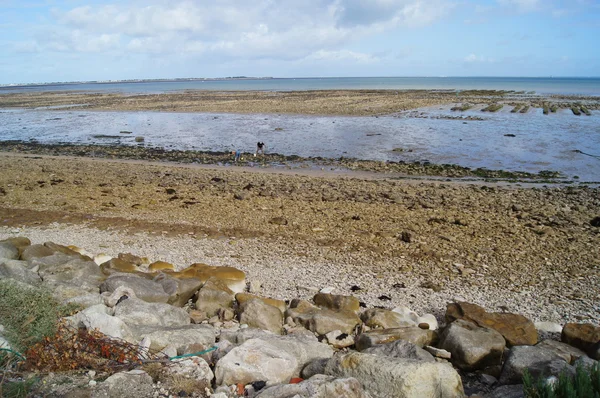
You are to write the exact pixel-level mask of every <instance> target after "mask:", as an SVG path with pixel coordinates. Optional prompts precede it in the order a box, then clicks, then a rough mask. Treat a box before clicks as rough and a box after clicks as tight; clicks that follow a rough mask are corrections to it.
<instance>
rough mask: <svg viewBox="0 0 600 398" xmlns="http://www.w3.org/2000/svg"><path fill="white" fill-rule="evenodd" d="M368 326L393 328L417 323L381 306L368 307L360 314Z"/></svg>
mask: <svg viewBox="0 0 600 398" xmlns="http://www.w3.org/2000/svg"><path fill="white" fill-rule="evenodd" d="M360 318H361V319H362V321H363V322H364V323H365V325H367V326H368V327H370V328H380V329H393V328H403V327H412V326H417V324H416V323H415V322H414V321H413V320H410V319H406V317H405V316H404V315H402V314H399V313H397V312H394V311H390V310H384V309H381V308H370V309H368V310H366V311H365V312H363V313H362V314H361V316H360Z"/></svg>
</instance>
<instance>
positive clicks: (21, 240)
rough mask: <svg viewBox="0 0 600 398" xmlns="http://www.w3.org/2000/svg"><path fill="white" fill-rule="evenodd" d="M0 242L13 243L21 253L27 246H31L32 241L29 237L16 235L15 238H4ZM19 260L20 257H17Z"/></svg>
mask: <svg viewBox="0 0 600 398" xmlns="http://www.w3.org/2000/svg"><path fill="white" fill-rule="evenodd" d="M0 242H5V243H10V244H11V245H13V246H14V247H16V248H17V249H19V253H22V252H23V250H25V248H26V247H27V246H31V241H30V240H29V238H25V237H23V236H15V237H13V238H6V239H3V240H0ZM17 260H18V258H17Z"/></svg>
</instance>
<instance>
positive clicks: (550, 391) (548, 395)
mask: <svg viewBox="0 0 600 398" xmlns="http://www.w3.org/2000/svg"><path fill="white" fill-rule="evenodd" d="M523 393H524V395H525V397H526V398H587V397H590V398H596V397H599V396H600V365H599V364H598V363H596V364H595V365H594V366H592V367H590V368H586V367H583V366H578V367H577V370H576V373H575V377H570V376H569V375H567V374H566V373H564V372H563V373H561V375H560V376H559V377H558V380H557V381H556V382H553V383H549V382H548V381H547V380H546V378H545V377H543V376H541V377H539V378H538V379H537V380H535V379H534V378H533V376H531V374H530V373H529V371H527V370H525V373H524V374H523Z"/></svg>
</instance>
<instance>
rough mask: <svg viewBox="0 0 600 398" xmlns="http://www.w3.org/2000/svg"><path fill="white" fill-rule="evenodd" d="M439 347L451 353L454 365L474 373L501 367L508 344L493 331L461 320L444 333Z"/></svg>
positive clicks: (447, 328) (453, 323) (452, 324)
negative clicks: (496, 366)
mask: <svg viewBox="0 0 600 398" xmlns="http://www.w3.org/2000/svg"><path fill="white" fill-rule="evenodd" d="M439 346H440V348H443V349H444V350H447V351H450V353H451V354H452V363H453V364H454V365H456V366H457V367H459V368H460V369H463V370H468V371H472V370H477V369H483V368H486V367H488V366H495V365H500V364H501V363H502V354H503V353H504V348H505V347H506V342H505V341H504V337H502V335H501V334H500V333H498V332H497V331H495V330H493V329H487V328H482V327H479V326H477V325H475V324H474V323H471V322H467V321H464V320H462V319H459V320H456V321H454V322H452V323H451V324H450V325H449V326H448V327H446V329H445V330H444V331H443V332H442V334H441V335H440V344H439Z"/></svg>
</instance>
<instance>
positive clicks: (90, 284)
mask: <svg viewBox="0 0 600 398" xmlns="http://www.w3.org/2000/svg"><path fill="white" fill-rule="evenodd" d="M60 256H65V255H64V254H60V255H56V256H52V257H53V258H55V259H57V260H58V259H59V258H60ZM67 258H68V261H67V262H65V263H62V264H55V265H50V264H49V263H44V261H42V260H45V259H41V260H40V261H37V260H34V261H32V262H31V263H32V264H33V265H39V271H38V273H39V275H40V276H41V277H42V279H43V281H44V282H43V284H44V285H46V286H47V287H48V288H50V289H53V288H55V286H56V285H60V284H63V285H64V284H68V285H71V286H72V287H74V288H76V290H79V291H80V292H87V293H98V286H99V285H100V284H101V283H102V281H103V280H104V278H105V276H104V275H103V274H102V272H101V271H100V270H99V269H98V266H97V265H96V263H94V262H93V261H91V260H85V259H84V258H82V257H81V256H79V255H77V256H71V257H67ZM83 294H84V293H79V294H77V295H83ZM66 298H70V297H66Z"/></svg>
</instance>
